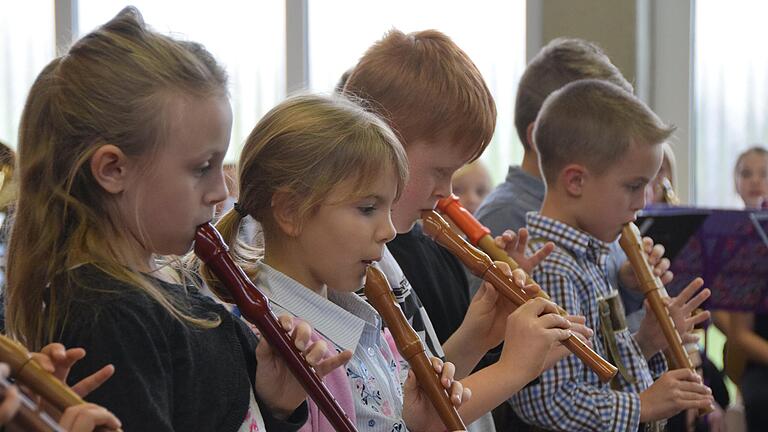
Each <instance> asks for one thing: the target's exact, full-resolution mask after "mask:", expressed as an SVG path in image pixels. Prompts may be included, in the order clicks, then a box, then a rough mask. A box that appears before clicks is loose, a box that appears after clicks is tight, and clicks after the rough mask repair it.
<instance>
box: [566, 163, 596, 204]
mask: <svg viewBox="0 0 768 432" xmlns="http://www.w3.org/2000/svg"><path fill="white" fill-rule="evenodd" d="M588 178H589V171H587V169H586V167H584V165H579V164H570V165H566V167H565V168H563V169H562V170H561V171H560V182H561V184H562V185H563V188H564V189H565V191H566V192H567V193H568V194H569V195H571V196H573V197H580V196H581V195H582V194H583V193H584V183H585V182H586V181H587V179H588Z"/></svg>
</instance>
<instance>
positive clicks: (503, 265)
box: [493, 261, 512, 277]
mask: <svg viewBox="0 0 768 432" xmlns="http://www.w3.org/2000/svg"><path fill="white" fill-rule="evenodd" d="M493 263H494V264H496V267H498V268H499V269H500V270H501V272H502V273H504V274H505V275H507V276H509V277H512V269H511V268H510V267H509V264H507V263H505V262H504V261H494V262H493Z"/></svg>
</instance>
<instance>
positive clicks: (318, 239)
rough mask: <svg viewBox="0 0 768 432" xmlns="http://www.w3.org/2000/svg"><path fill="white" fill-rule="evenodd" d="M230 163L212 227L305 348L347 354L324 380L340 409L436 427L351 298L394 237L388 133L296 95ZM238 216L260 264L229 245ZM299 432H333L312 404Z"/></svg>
mask: <svg viewBox="0 0 768 432" xmlns="http://www.w3.org/2000/svg"><path fill="white" fill-rule="evenodd" d="M238 166H239V167H240V173H239V175H238V178H239V182H240V184H239V189H240V198H239V202H238V203H237V204H236V206H235V208H234V209H233V210H231V211H229V212H227V213H226V214H224V216H223V217H222V218H221V220H220V221H219V222H218V224H217V228H218V229H219V232H221V234H222V236H223V237H224V239H225V241H227V242H228V243H229V245H230V250H231V252H232V254H233V256H235V257H237V258H238V260H239V261H240V262H239V264H240V265H241V267H242V268H244V269H245V270H246V272H247V274H248V275H249V277H250V278H251V279H253V280H254V281H255V283H256V284H257V285H258V286H259V288H261V290H262V291H263V292H264V293H265V294H266V295H267V296H268V297H269V298H270V302H271V304H272V305H273V307H274V308H275V309H277V310H280V311H283V312H286V313H288V314H291V315H293V316H295V317H297V318H298V319H301V320H304V321H306V322H308V323H309V324H311V325H312V326H313V327H314V328H315V329H316V333H315V334H314V335H313V340H320V339H322V340H326V341H328V343H330V344H331V345H332V346H333V347H334V348H335V349H336V350H337V351H342V350H347V352H352V353H354V354H353V355H352V359H351V360H350V361H349V363H348V365H347V368H346V374H344V373H343V372H341V371H336V372H335V373H333V374H331V375H329V376H328V377H326V380H325V381H326V385H327V386H328V387H329V388H330V389H331V391H332V393H333V394H334V396H335V397H336V399H337V400H338V401H339V403H340V404H341V406H342V408H344V410H345V412H346V413H347V414H348V415H349V416H350V418H351V419H352V420H353V421H354V422H355V423H356V424H357V427H358V428H359V429H360V430H361V431H363V430H367V431H387V432H389V431H400V430H404V428H405V427H407V428H408V429H409V430H414V431H428V430H442V428H443V426H442V423H441V421H440V419H439V417H437V414H436V413H435V411H434V409H433V408H432V405H431V403H430V402H429V401H428V400H427V399H426V397H425V396H424V395H423V394H422V393H421V392H420V391H418V388H419V387H418V385H417V384H416V382H415V377H414V375H413V374H412V373H410V374H409V376H408V378H407V380H406V379H404V377H403V376H401V374H400V370H399V361H398V358H399V357H397V356H396V355H395V353H396V352H397V351H396V349H395V348H394V345H393V342H392V341H391V339H390V338H387V337H386V335H385V333H384V332H382V321H381V318H380V317H379V315H378V314H377V313H376V311H375V310H374V309H373V308H372V307H371V306H370V305H368V304H367V303H366V302H365V301H364V300H362V299H361V298H359V297H358V296H357V295H356V294H355V291H357V290H358V289H359V288H360V287H361V286H362V285H363V281H364V276H365V271H366V268H367V267H368V266H369V265H371V264H373V263H375V262H377V261H378V260H380V259H381V254H382V251H383V248H384V244H385V243H386V242H388V241H389V240H391V239H392V237H394V235H395V229H394V227H393V226H392V221H391V213H390V209H391V207H392V203H393V202H394V201H396V200H397V198H398V197H399V196H400V193H401V192H402V190H403V186H404V184H405V181H406V178H407V176H408V170H407V161H406V157H405V152H404V151H403V148H402V146H401V145H400V143H399V142H398V140H397V138H396V137H395V135H394V134H393V133H392V131H391V130H390V129H389V128H388V127H387V126H386V124H385V123H384V122H383V121H381V120H380V119H379V118H377V117H376V116H375V115H374V114H371V113H368V112H366V111H364V110H363V109H362V108H360V107H359V106H357V105H356V104H355V103H354V102H351V101H349V100H347V99H345V98H343V97H340V96H332V97H324V96H312V95H307V96H298V97H294V98H291V99H288V100H286V101H284V102H282V103H281V104H279V105H278V106H276V107H275V108H273V109H272V110H271V111H270V112H269V113H267V114H266V115H265V116H264V117H263V118H262V119H261V121H260V122H259V124H257V125H256V127H255V128H254V130H253V131H252V132H251V134H250V136H249V137H248V140H247V141H246V143H245V146H244V147H243V152H242V155H241V158H240V163H239V164H238ZM245 216H251V217H253V218H254V219H255V220H256V221H258V222H259V223H260V224H261V226H262V228H263V234H264V255H263V259H259V258H260V256H259V255H260V254H259V253H258V252H259V251H256V250H254V249H253V248H251V247H249V246H248V245H247V244H246V243H244V242H241V241H240V240H239V239H238V235H237V233H238V232H239V229H240V224H241V222H242V220H243V218H244V217H245ZM201 272H202V274H203V275H207V274H208V271H207V269H206V267H205V266H202V269H201ZM206 282H207V284H208V286H209V287H210V288H211V290H213V291H214V292H217V291H219V290H220V289H221V286H220V283H219V282H218V281H217V280H215V279H214V278H210V277H207V276H206ZM433 363H434V365H435V370H436V371H437V372H440V373H441V375H442V382H443V385H444V386H445V387H446V389H448V391H449V394H450V395H451V400H452V401H453V403H454V404H455V405H459V404H461V402H462V401H465V400H467V399H468V397H469V393H468V392H466V393H465V392H464V390H463V388H462V385H461V383H460V382H458V381H454V380H453V373H454V366H453V365H452V364H451V363H445V364H442V362H440V361H439V360H438V359H434V361H433ZM305 430H307V431H310V430H311V431H331V430H332V429H331V426H330V425H329V424H328V423H327V421H326V420H325V418H324V417H323V416H322V415H319V413H318V409H317V407H316V406H315V404H314V402H312V401H310V419H309V422H308V424H307V425H306V426H305Z"/></svg>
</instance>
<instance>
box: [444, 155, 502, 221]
mask: <svg viewBox="0 0 768 432" xmlns="http://www.w3.org/2000/svg"><path fill="white" fill-rule="evenodd" d="M451 183H452V185H453V193H454V194H456V196H457V197H459V201H460V202H461V205H462V206H464V208H465V209H467V211H468V212H470V213H475V211H476V210H477V208H478V207H480V203H482V202H483V200H484V199H485V197H486V196H487V195H488V193H490V192H491V187H492V185H491V175H490V174H489V173H488V169H487V168H486V167H485V165H484V164H483V163H482V162H481V161H480V160H476V161H474V162H472V163H469V164H467V165H464V166H463V167H461V168H459V169H458V170H457V171H456V172H455V173H454V174H453V178H452V179H451Z"/></svg>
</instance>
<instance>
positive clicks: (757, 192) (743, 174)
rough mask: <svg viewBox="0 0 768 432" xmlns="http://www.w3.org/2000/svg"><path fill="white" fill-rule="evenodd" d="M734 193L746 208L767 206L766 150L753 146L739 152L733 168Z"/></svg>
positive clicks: (767, 169) (767, 155)
mask: <svg viewBox="0 0 768 432" xmlns="http://www.w3.org/2000/svg"><path fill="white" fill-rule="evenodd" d="M734 177H735V183H736V193H738V194H739V196H740V197H741V199H742V201H744V207H745V208H748V209H759V208H768V202H767V200H768V150H766V149H765V148H764V147H760V146H755V147H751V148H749V149H747V150H746V151H744V152H743V153H741V154H740V155H739V157H738V159H736V167H735V168H734Z"/></svg>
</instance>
